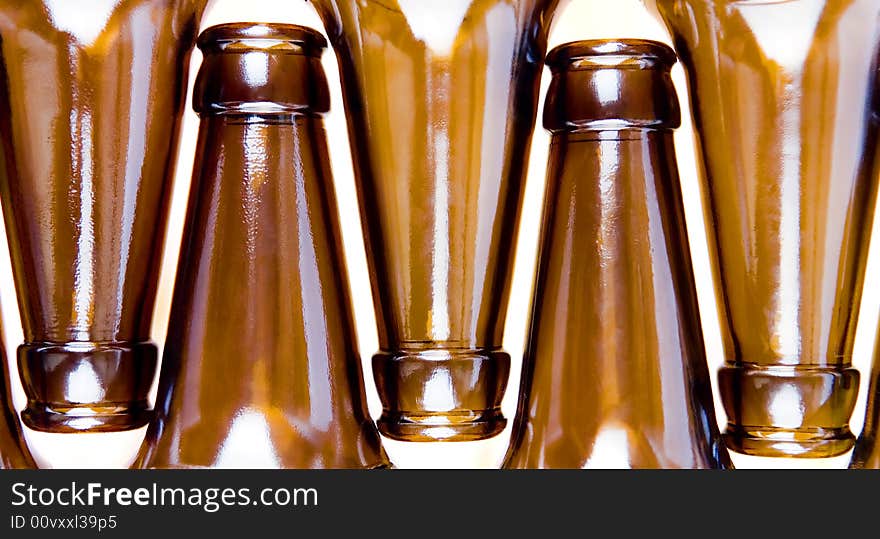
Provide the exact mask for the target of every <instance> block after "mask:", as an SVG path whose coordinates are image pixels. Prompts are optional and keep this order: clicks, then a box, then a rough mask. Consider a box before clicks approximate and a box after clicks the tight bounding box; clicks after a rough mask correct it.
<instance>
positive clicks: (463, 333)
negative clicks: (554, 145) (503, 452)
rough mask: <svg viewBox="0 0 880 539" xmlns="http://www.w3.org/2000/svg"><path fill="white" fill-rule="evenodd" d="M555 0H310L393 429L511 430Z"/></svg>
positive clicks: (471, 435)
mask: <svg viewBox="0 0 880 539" xmlns="http://www.w3.org/2000/svg"><path fill="white" fill-rule="evenodd" d="M557 3H558V2H557V0H525V1H523V0H515V1H514V0H476V1H473V2H465V3H462V2H399V1H397V0H394V1H391V2H387V1H382V2H380V1H377V0H368V1H365V2H361V1H355V0H319V1H316V2H315V5H316V7H317V8H318V11H319V13H320V15H321V17H322V19H323V21H324V24H325V26H326V28H327V33H328V35H329V36H330V39H331V42H332V43H333V46H334V48H335V49H336V53H337V56H338V58H339V64H340V71H341V76H342V85H343V94H344V97H345V105H346V111H347V113H348V122H349V134H350V139H351V143H352V153H353V158H354V161H355V173H356V180H357V188H358V197H359V202H360V208H361V218H362V221H363V229H364V235H365V239H366V250H367V258H368V263H369V266H370V271H371V277H372V279H371V280H372V286H373V296H374V300H375V306H376V317H377V321H378V325H379V344H380V348H381V350H380V351H379V353H378V354H376V355H375V356H374V358H373V371H374V376H375V378H376V382H377V386H378V389H379V395H380V397H381V399H382V403H383V415H382V418H381V419H380V420H379V426H380V430H381V431H382V432H383V433H384V434H386V435H387V436H390V437H392V438H397V439H403V440H410V441H426V440H436V439H444V440H468V439H481V438H486V437H489V436H492V435H494V434H497V433H498V432H500V430H501V429H502V428H503V427H504V425H505V419H504V418H503V416H502V414H501V410H500V403H501V398H502V396H503V394H504V391H505V387H506V381H507V377H508V374H509V366H510V358H509V356H508V355H507V354H506V353H505V352H503V351H502V350H501V337H502V331H503V324H504V318H505V312H506V305H507V299H508V296H509V288H510V279H511V271H512V263H513V254H514V245H515V239H516V229H517V224H518V220H519V213H520V208H521V203H522V190H523V183H524V178H525V170H526V160H527V155H528V153H529V147H530V141H531V134H532V130H533V128H534V120H535V114H536V108H537V101H538V89H539V81H540V75H541V68H542V63H541V59H542V58H543V55H544V52H545V50H546V34H547V31H548V26H549V24H550V20H551V18H552V15H553V12H554V10H555V9H556V7H557Z"/></svg>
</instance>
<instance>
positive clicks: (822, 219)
mask: <svg viewBox="0 0 880 539" xmlns="http://www.w3.org/2000/svg"><path fill="white" fill-rule="evenodd" d="M657 6H658V7H659V11H660V14H661V15H662V18H663V20H664V21H665V22H666V24H667V26H668V27H669V29H670V32H671V33H672V36H673V39H674V42H675V46H676V49H677V51H678V53H679V54H680V55H681V57H682V61H683V63H684V64H685V68H686V71H687V74H688V81H689V86H690V95H691V100H692V109H693V111H694V118H695V125H696V128H697V131H698V134H699V137H698V139H699V150H700V152H701V155H702V160H703V162H704V164H705V175H704V176H705V177H704V182H705V187H704V192H705V193H706V194H707V212H706V213H707V224H708V228H709V234H710V243H711V244H712V245H711V246H710V247H711V248H712V250H713V251H714V252H713V256H714V258H715V270H716V287H717V293H718V298H719V305H720V310H721V312H720V317H721V320H722V326H723V327H722V334H723V337H724V344H725V353H726V365H725V367H724V368H723V369H722V370H721V373H720V387H721V396H722V400H723V402H724V407H725V409H726V411H727V415H728V418H729V423H728V427H727V432H726V439H727V442H728V445H729V447H731V448H732V449H734V450H736V451H740V452H744V453H748V454H753V455H763V456H793V457H825V456H832V455H837V454H840V453H843V452H845V451H847V450H848V449H849V448H850V447H851V446H852V443H853V435H852V433H851V432H850V430H849V425H848V424H849V418H850V415H851V414H852V410H853V407H854V405H855V400H856V395H857V392H858V386H859V384H858V380H859V376H858V372H857V371H856V370H855V369H853V368H852V365H851V356H852V350H853V339H854V337H855V328H856V317H857V309H858V306H859V303H860V298H861V290H862V285H863V279H864V270H865V255H866V252H867V245H868V236H869V231H870V226H869V224H870V222H871V214H872V206H873V200H874V196H875V191H876V183H877V180H876V174H872V170H873V168H874V164H873V162H874V159H875V153H876V152H875V147H876V144H877V134H878V131H877V117H876V115H872V113H871V110H870V106H869V105H870V101H871V95H872V93H874V91H875V90H874V88H875V75H874V74H875V72H876V64H877V52H878V42H880V32H878V30H880V3H878V2H877V1H876V0H790V1H787V2H758V1H755V2H740V1H733V0H658V2H657Z"/></svg>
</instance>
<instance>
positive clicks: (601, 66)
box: [544, 39, 681, 131]
mask: <svg viewBox="0 0 880 539" xmlns="http://www.w3.org/2000/svg"><path fill="white" fill-rule="evenodd" d="M676 61H677V57H676V55H675V52H674V51H673V50H672V49H671V48H670V47H668V46H667V45H664V44H663V43H660V42H657V41H649V40H643V39H616V40H589V41H576V42H573V43H567V44H565V45H562V46H560V47H557V48H555V49H553V51H551V52H550V54H549V55H548V57H547V65H549V66H550V69H551V71H552V72H553V81H552V82H551V84H550V90H549V93H548V96H547V101H546V105H545V109H544V126H545V127H546V128H547V129H549V130H550V131H578V130H591V131H602V130H623V129H675V128H677V127H678V126H679V125H680V124H681V113H680V109H679V105H678V96H677V95H676V93H675V86H674V84H673V82H672V77H671V75H670V71H671V68H672V66H673V65H674V64H675V62H676Z"/></svg>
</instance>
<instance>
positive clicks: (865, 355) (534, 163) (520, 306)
mask: <svg viewBox="0 0 880 539" xmlns="http://www.w3.org/2000/svg"><path fill="white" fill-rule="evenodd" d="M77 1H82V0H77ZM422 1H425V2H429V1H446V0H422ZM82 3H83V4H88V5H94V6H95V7H96V8H100V6H112V5H114V4H116V3H117V2H116V0H86V1H82ZM105 9H107V8H106V7H105ZM83 11H84V12H83V16H85V17H87V16H89V14H88V13H87V10H83ZM233 21H250V22H287V23H296V24H304V25H307V26H311V27H313V28H316V29H320V30H321V31H322V32H323V28H322V26H321V24H320V20H319V19H318V17H317V15H316V14H315V12H314V10H313V8H312V7H311V5H310V4H308V3H306V2H305V1H304V0H247V1H241V0H213V2H212V3H210V4H209V7H208V11H207V12H206V14H205V17H204V19H203V22H202V28H207V27H208V26H211V25H214V24H219V23H225V22H233ZM622 37H629V38H648V39H656V40H660V41H664V42H667V43H669V38H668V35H667V34H666V31H665V29H664V28H663V27H662V25H661V24H660V23H659V22H658V21H657V20H655V19H654V18H653V17H652V16H651V15H650V13H649V12H648V11H647V10H646V8H645V7H644V6H643V5H642V3H641V2H640V1H639V0H614V1H609V0H572V2H571V3H570V4H569V5H568V7H567V8H566V9H564V10H562V11H560V12H558V13H557V16H556V24H555V26H554V29H553V32H552V33H551V36H550V46H551V47H552V46H555V45H558V44H561V43H565V42H567V41H574V40H578V39H591V38H622ZM200 61H201V56H200V55H199V53H198V51H196V52H195V53H194V54H193V60H192V69H191V72H190V83H192V79H193V78H194V76H195V73H196V70H197V69H198V65H199V63H200ZM324 67H325V69H326V71H327V76H328V78H329V80H330V83H331V92H332V107H333V110H332V112H331V113H330V114H329V115H328V116H327V118H326V124H327V131H328V136H329V138H330V148H331V154H332V155H331V158H332V161H333V170H334V174H335V183H336V190H337V194H338V199H339V204H340V215H341V218H342V227H343V235H344V242H345V246H346V254H347V257H348V269H349V276H350V279H351V288H352V292H353V298H354V303H355V305H354V308H355V318H356V320H357V325H358V335H359V344H360V352H361V355H362V358H363V360H364V367H365V377H364V378H365V382H366V386H367V394H368V399H369V404H370V411H371V413H372V414H373V416H374V417H378V414H379V409H380V407H379V402H378V397H377V396H376V391H375V387H374V385H373V380H372V373H371V371H370V369H369V358H370V357H371V355H372V354H373V353H374V352H375V351H376V349H377V338H376V329H375V318H374V313H373V309H372V298H371V297H370V286H369V281H368V274H367V269H366V261H365V257H364V249H363V240H362V238H361V228H360V222H359V218H358V207H357V201H356V198H355V192H354V183H353V176H352V166H351V156H350V154H349V151H348V139H347V133H346V128H345V118H344V115H343V107H342V97H341V93H340V89H339V83H338V70H337V65H336V58H335V55H334V54H333V53H332V51H330V50H328V52H327V53H326V54H325V56H324ZM673 73H674V77H675V81H676V86H677V88H678V91H679V97H680V99H681V102H682V109H683V111H685V114H684V125H683V127H682V128H681V129H680V130H679V132H678V133H677V135H676V143H677V151H678V157H679V166H680V171H681V176H682V187H683V192H684V197H685V206H686V211H687V219H688V228H689V231H690V233H691V249H692V252H693V258H694V264H695V270H696V274H697V287H698V290H699V294H700V304H701V311H702V318H703V326H704V332H705V334H706V343H707V348H708V357H709V367H710V370H711V371H712V372H713V380H712V383H713V391H714V394H715V396H716V399H715V402H716V404H715V406H716V412H717V414H718V420H719V424H720V425H722V426H723V425H724V424H725V422H726V418H725V416H724V411H723V409H722V407H721V404H720V401H719V400H718V398H717V396H718V393H717V381H716V380H715V377H714V373H715V372H716V371H717V369H718V367H719V366H720V364H721V361H722V354H721V341H720V335H719V330H718V319H717V315H716V307H715V301H714V297H713V289H712V284H711V276H710V273H709V266H708V256H707V254H706V239H705V234H704V229H703V222H702V210H701V206H700V194H699V193H700V191H699V184H698V182H697V178H696V168H695V164H694V155H693V132H692V129H691V118H690V115H689V114H688V112H687V111H688V107H687V97H686V87H685V84H684V78H683V72H682V69H681V66H677V67H676V68H675V70H674V72H673ZM548 83H549V76H548V73H547V72H546V71H545V76H544V78H543V81H542V92H541V95H542V102H541V106H542V107H543V95H544V94H545V93H546V88H547V85H548ZM191 86H192V85H191V84H190V87H191ZM539 118H540V113H539ZM539 122H540V120H539ZM197 129H198V118H197V116H196V115H195V114H194V113H193V112H192V110H191V109H190V108H189V106H187V114H186V118H185V123H184V126H183V135H182V143H181V148H180V159H179V163H178V169H177V175H176V178H175V190H174V198H173V203H172V208H171V218H170V221H169V232H168V241H167V244H166V253H165V257H164V260H163V270H162V278H161V279H162V280H161V284H160V291H159V297H158V301H157V305H156V311H155V320H154V324H153V338H154V340H155V341H156V342H157V343H159V344H160V348H161V343H162V342H163V340H164V336H165V330H166V327H165V326H166V324H167V317H168V311H169V307H170V299H171V290H172V287H173V280H174V268H175V265H176V257H177V252H178V248H179V245H180V235H181V231H182V224H183V216H184V212H185V206H186V197H187V192H188V188H189V179H190V175H191V172H192V160H193V152H194V149H195V135H196V132H197ZM548 145H549V140H548V137H547V134H546V132H544V130H543V129H542V128H541V126H540V125H538V126H537V129H536V131H535V137H534V139H533V149H532V155H531V160H530V167H529V176H528V183H527V187H526V196H525V201H526V204H525V207H524V210H523V218H522V227H521V231H520V237H519V245H518V251H517V259H516V270H515V276H514V283H513V287H512V290H513V294H512V297H511V300H510V308H509V315H508V319H507V325H506V332H505V339H504V346H505V348H506V349H507V351H508V352H510V354H511V356H512V357H513V367H512V376H511V379H510V383H509V385H508V391H507V396H506V398H505V402H504V413H505V415H506V416H507V417H508V418H509V419H510V420H511V421H510V423H509V425H508V428H507V429H506V430H505V431H504V432H503V433H502V434H501V435H499V436H497V437H496V438H493V439H491V440H487V441H481V442H467V443H431V444H425V443H402V442H393V441H390V440H385V448H386V451H387V452H388V455H389V457H390V458H391V460H392V462H393V463H394V464H395V465H396V466H397V467H400V468H416V467H419V468H473V467H488V468H492V467H497V466H498V465H499V464H500V462H501V459H502V458H503V456H504V452H505V450H506V448H507V443H508V440H509V437H510V424H512V419H513V415H514V412H515V408H516V398H517V389H518V387H519V377H520V364H521V356H522V351H523V345H524V336H525V330H526V326H527V323H528V320H527V313H528V312H529V306H530V303H531V290H532V279H533V277H534V270H535V250H536V246H537V240H538V232H539V231H538V225H539V213H540V210H541V200H542V198H543V189H544V185H543V184H544V176H545V166H546V159H547V148H548ZM876 229H877V227H875V231H876ZM875 237H876V234H875ZM876 251H877V249H872V256H871V259H870V262H869V267H868V271H867V274H868V276H869V278H868V282H867V284H866V293H865V297H864V300H863V303H862V313H863V314H862V317H861V320H860V324H859V331H858V335H857V339H856V354H855V358H854V363H855V366H856V367H857V368H858V369H859V370H860V371H861V372H862V387H861V390H860V394H859V401H858V403H857V406H856V411H855V413H854V416H853V420H852V428H853V431H854V432H856V433H858V432H859V430H860V429H861V426H862V421H863V418H864V409H865V398H866V393H867V380H868V374H869V369H870V364H871V352H872V348H873V339H874V334H875V328H876V326H877V318H878V316H877V313H878V308H880V297H878V294H877V290H876V288H877V279H876V278H873V277H872V276H874V275H876V274H877V267H878V260H877V253H876ZM0 308H2V314H3V321H4V333H5V335H4V338H5V342H6V345H7V353H8V356H9V357H8V358H7V359H8V360H9V361H10V366H11V367H12V366H13V365H14V363H13V362H12V361H13V359H14V358H13V356H14V351H15V347H16V346H17V345H18V344H19V343H21V341H22V333H21V327H20V322H19V316H18V307H17V305H16V301H15V293H14V288H13V284H12V278H11V269H10V263H9V255H8V250H7V245H6V242H3V241H0ZM12 371H13V379H12V383H13V388H14V395H15V402H16V405H17V406H19V408H20V407H22V406H23V405H24V396H23V394H22V393H21V391H20V389H19V385H18V377H17V375H16V373H15V369H14V368H13V369H12ZM154 389H155V387H154ZM25 431H26V432H25V434H26V437H27V439H28V441H29V444H30V446H31V449H32V451H33V453H34V456H35V457H36V458H37V460H38V462H39V464H40V465H41V466H43V467H59V468H64V467H66V468H94V467H97V468H103V467H125V466H128V464H129V463H130V462H131V460H132V459H133V457H134V455H135V453H136V452H137V449H138V447H139V445H140V442H141V439H142V438H143V435H144V432H145V429H140V430H137V431H132V432H128V433H120V434H73V435H61V434H45V433H38V432H33V431H28V430H27V429H25ZM733 458H734V463H735V464H736V466H737V467H738V468H797V467H809V468H844V467H846V465H847V464H848V462H849V454H846V455H843V456H841V457H836V458H833V459H821V460H805V459H766V458H757V457H746V456H743V455H737V454H733Z"/></svg>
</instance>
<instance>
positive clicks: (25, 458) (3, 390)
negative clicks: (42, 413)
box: [0, 343, 37, 470]
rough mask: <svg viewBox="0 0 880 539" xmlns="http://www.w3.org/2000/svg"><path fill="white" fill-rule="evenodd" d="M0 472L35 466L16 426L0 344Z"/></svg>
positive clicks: (10, 391)
mask: <svg viewBox="0 0 880 539" xmlns="http://www.w3.org/2000/svg"><path fill="white" fill-rule="evenodd" d="M0 358H2V360H3V361H2V362H0V366H2V368H3V370H2V371H0V470H17V469H22V468H27V469H32V468H36V467H37V465H36V464H35V463H34V459H33V457H32V456H31V454H30V451H29V450H28V447H27V445H26V444H25V441H24V434H22V432H21V426H19V424H18V414H17V413H16V412H15V404H14V403H13V402H12V389H11V388H10V387H9V372H8V371H7V370H6V369H7V366H6V350H5V347H4V346H3V344H2V343H0Z"/></svg>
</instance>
